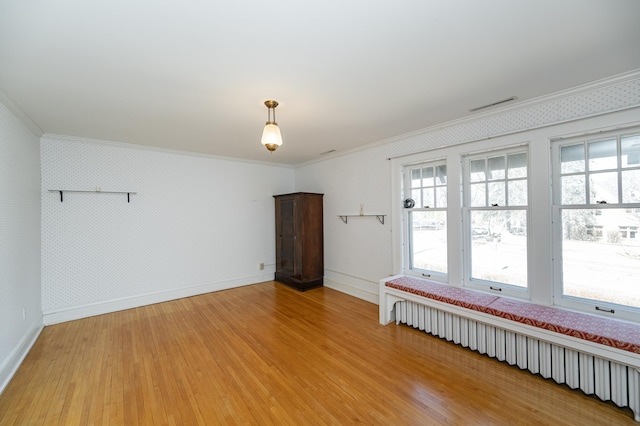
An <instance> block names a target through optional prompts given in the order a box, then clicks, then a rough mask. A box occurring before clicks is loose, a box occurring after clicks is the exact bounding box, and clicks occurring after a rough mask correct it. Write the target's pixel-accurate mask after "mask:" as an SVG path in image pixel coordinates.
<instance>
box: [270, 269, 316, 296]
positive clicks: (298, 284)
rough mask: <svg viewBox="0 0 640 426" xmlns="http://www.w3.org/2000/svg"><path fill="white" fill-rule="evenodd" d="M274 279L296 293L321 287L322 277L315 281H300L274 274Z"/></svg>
mask: <svg viewBox="0 0 640 426" xmlns="http://www.w3.org/2000/svg"><path fill="white" fill-rule="evenodd" d="M274 279H275V280H276V281H278V282H279V283H282V284H285V285H288V286H289V287H292V288H295V289H296V290H298V291H306V290H310V289H312V288H318V287H322V285H323V279H322V277H320V278H318V279H315V280H305V281H302V280H299V279H296V278H293V277H291V276H288V275H284V274H279V273H278V272H276V274H275V278H274Z"/></svg>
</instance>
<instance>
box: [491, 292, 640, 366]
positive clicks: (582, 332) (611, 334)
mask: <svg viewBox="0 0 640 426" xmlns="http://www.w3.org/2000/svg"><path fill="white" fill-rule="evenodd" d="M486 312H487V313H489V314H491V315H495V316H498V317H502V318H506V319H510V320H512V321H517V322H521V323H523V324H528V325H532V326H534V327H539V328H544V329H545V330H550V331H555V332H556V333H561V334H566V335H567V336H573V337H577V338H579V339H584V340H589V341H591V342H596V343H600V344H602V345H606V346H611V347H614V348H618V349H623V350H625V351H629V352H634V353H637V354H640V326H638V325H636V324H631V323H627V322H622V321H616V320H613V319H609V318H603V317H597V316H595V315H589V314H582V313H578V312H571V311H566V310H564V309H558V308H553V307H550V306H542V305H536V304H534V303H529V302H522V301H519V300H511V299H506V298H503V297H501V298H498V300H496V301H494V302H493V303H491V305H490V306H489V307H488V309H487V311H486Z"/></svg>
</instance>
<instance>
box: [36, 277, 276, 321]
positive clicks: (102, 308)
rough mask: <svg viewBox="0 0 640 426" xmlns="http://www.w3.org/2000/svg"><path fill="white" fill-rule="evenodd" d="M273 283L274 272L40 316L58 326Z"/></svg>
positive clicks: (47, 312)
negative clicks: (177, 300) (178, 300)
mask: <svg viewBox="0 0 640 426" xmlns="http://www.w3.org/2000/svg"><path fill="white" fill-rule="evenodd" d="M271 280H273V272H270V273H264V274H260V275H255V276H251V277H244V278H238V279H233V280H227V281H219V282H212V283H207V284H201V285H197V286H192V287H185V288H178V289H173V290H164V291H159V292H155V293H147V294H142V295H139V296H133V297H127V298H123V299H117V300H106V301H104V302H97V303H91V304H88V305H82V306H74V307H72V308H66V309H59V310H52V311H46V312H44V313H43V315H44V316H43V322H44V325H51V324H57V323H61V322H66V321H73V320H77V319H81V318H87V317H92V316H95V315H102V314H108V313H111V312H117V311H123V310H125V309H132V308H138V307H140V306H146V305H152V304H154V303H161V302H168V301H170V300H176V299H182V298H183V297H191V296H197V295H199V294H204V293H211V292H214V291H220V290H227V289H230V288H234V287H242V286H245V285H251V284H258V283H261V282H265V281H271Z"/></svg>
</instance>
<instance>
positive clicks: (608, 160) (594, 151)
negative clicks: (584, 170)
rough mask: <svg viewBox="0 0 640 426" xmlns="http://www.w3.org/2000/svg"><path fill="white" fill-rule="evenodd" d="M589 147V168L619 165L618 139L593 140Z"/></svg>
mask: <svg viewBox="0 0 640 426" xmlns="http://www.w3.org/2000/svg"><path fill="white" fill-rule="evenodd" d="M588 149H589V170H592V171H593V170H607V169H615V168H617V167H618V156H617V148H616V140H615V139H612V140H608V141H600V142H591V143H589V145H588Z"/></svg>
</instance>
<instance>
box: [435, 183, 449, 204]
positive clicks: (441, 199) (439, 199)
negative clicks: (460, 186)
mask: <svg viewBox="0 0 640 426" xmlns="http://www.w3.org/2000/svg"><path fill="white" fill-rule="evenodd" d="M436 207H447V187H446V186H439V187H437V188H436Z"/></svg>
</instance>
